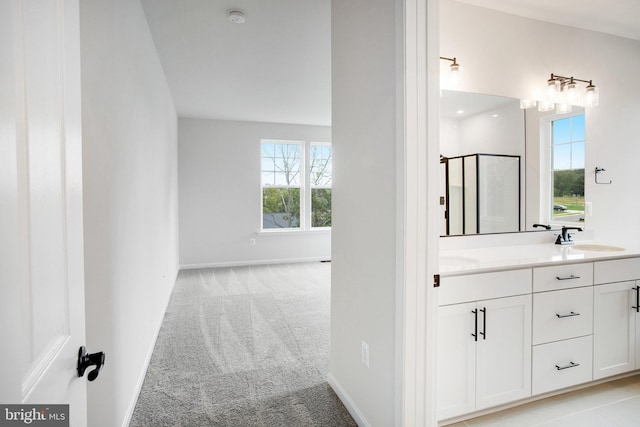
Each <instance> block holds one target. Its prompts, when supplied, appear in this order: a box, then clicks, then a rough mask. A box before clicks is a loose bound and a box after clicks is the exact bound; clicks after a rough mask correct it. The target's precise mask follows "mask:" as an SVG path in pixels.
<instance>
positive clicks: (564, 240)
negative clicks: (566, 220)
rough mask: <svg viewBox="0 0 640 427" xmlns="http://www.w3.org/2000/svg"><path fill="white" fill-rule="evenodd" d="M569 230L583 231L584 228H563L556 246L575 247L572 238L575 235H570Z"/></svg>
mask: <svg viewBox="0 0 640 427" xmlns="http://www.w3.org/2000/svg"><path fill="white" fill-rule="evenodd" d="M569 230H577V231H582V227H565V226H563V227H562V231H561V232H560V234H558V238H557V239H556V245H573V240H572V239H571V236H573V234H569Z"/></svg>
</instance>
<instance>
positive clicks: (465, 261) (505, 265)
mask: <svg viewBox="0 0 640 427" xmlns="http://www.w3.org/2000/svg"><path fill="white" fill-rule="evenodd" d="M578 244H606V245H609V243H608V242H590V241H581V242H576V245H578ZM611 246H620V245H615V244H611ZM634 256H640V247H634V248H629V247H624V250H622V251H609V252H601V251H586V250H580V249H578V247H574V246H572V245H568V246H563V245H556V244H553V243H540V244H527V245H514V246H496V247H487V248H473V249H461V250H445V251H440V274H441V275H442V276H453V275H457V274H469V273H476V272H487V271H498V270H507V269H514V268H528V267H536V266H542V265H553V264H560V263H572V262H589V261H601V260H607V259H616V258H628V257H634Z"/></svg>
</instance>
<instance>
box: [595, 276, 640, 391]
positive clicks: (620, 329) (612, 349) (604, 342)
mask: <svg viewBox="0 0 640 427" xmlns="http://www.w3.org/2000/svg"><path fill="white" fill-rule="evenodd" d="M634 287H635V282H632V281H630V282H618V283H610V284H607V285H597V286H594V287H593V292H594V294H593V305H594V307H593V325H594V326H593V379H594V380H597V379H600V378H604V377H608V376H611V375H616V374H621V373H623V372H628V371H631V370H633V369H634V364H635V355H634V353H635V348H634V346H635V312H636V311H635V309H633V308H632V306H633V305H635V301H636V298H635V294H634V292H635V291H634V290H633V289H634Z"/></svg>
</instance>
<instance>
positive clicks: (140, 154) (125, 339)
mask: <svg viewBox="0 0 640 427" xmlns="http://www.w3.org/2000/svg"><path fill="white" fill-rule="evenodd" d="M80 9H81V11H80V12H81V17H80V19H81V54H82V58H81V59H82V104H83V106H82V114H83V149H84V153H83V162H84V167H83V171H84V221H85V271H86V318H87V348H88V350H89V351H90V352H93V351H100V350H102V351H105V353H106V362H105V367H104V370H103V371H102V372H101V373H100V376H99V378H98V379H97V380H96V381H95V382H92V383H89V384H88V414H89V421H88V425H90V426H92V427H100V426H105V427H106V426H108V427H113V426H120V425H126V423H128V418H129V417H130V415H131V411H132V410H133V405H134V404H135V399H136V398H137V394H138V392H139V387H140V385H141V381H142V380H143V375H144V373H145V370H146V366H147V363H148V358H149V356H150V355H151V352H152V350H153V346H154V343H155V339H156V336H157V332H158V330H159V327H160V324H161V322H162V319H163V316H164V312H165V309H166V304H167V302H168V299H169V296H170V294H171V290H172V288H173V284H174V283H175V278H176V274H177V269H178V193H177V191H178V171H177V117H176V111H175V108H174V106H173V101H172V99H171V95H170V93H169V89H168V86H167V83H166V80H165V77H164V74H163V71H162V69H161V66H160V62H159V59H158V57H157V54H156V50H155V47H154V45H153V41H152V39H151V35H150V33H149V29H148V27H147V23H146V20H145V16H144V13H143V11H142V8H141V6H140V4H139V2H138V1H137V0H134V1H131V0H113V1H102V0H84V1H82V2H81V4H80Z"/></svg>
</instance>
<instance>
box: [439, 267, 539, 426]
mask: <svg viewBox="0 0 640 427" xmlns="http://www.w3.org/2000/svg"><path fill="white" fill-rule="evenodd" d="M439 297H440V298H439V299H440V307H439V316H438V418H439V419H446V418H451V417H455V416H458V415H462V414H466V413H469V412H473V411H476V410H480V409H484V408H488V407H492V406H496V405H500V404H503V403H506V402H511V401H514V400H518V399H522V398H525V397H528V396H530V395H531V270H530V269H522V270H512V271H504V272H496V273H482V274H472V275H467V276H455V277H445V278H442V280H441V288H440V295H439Z"/></svg>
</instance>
